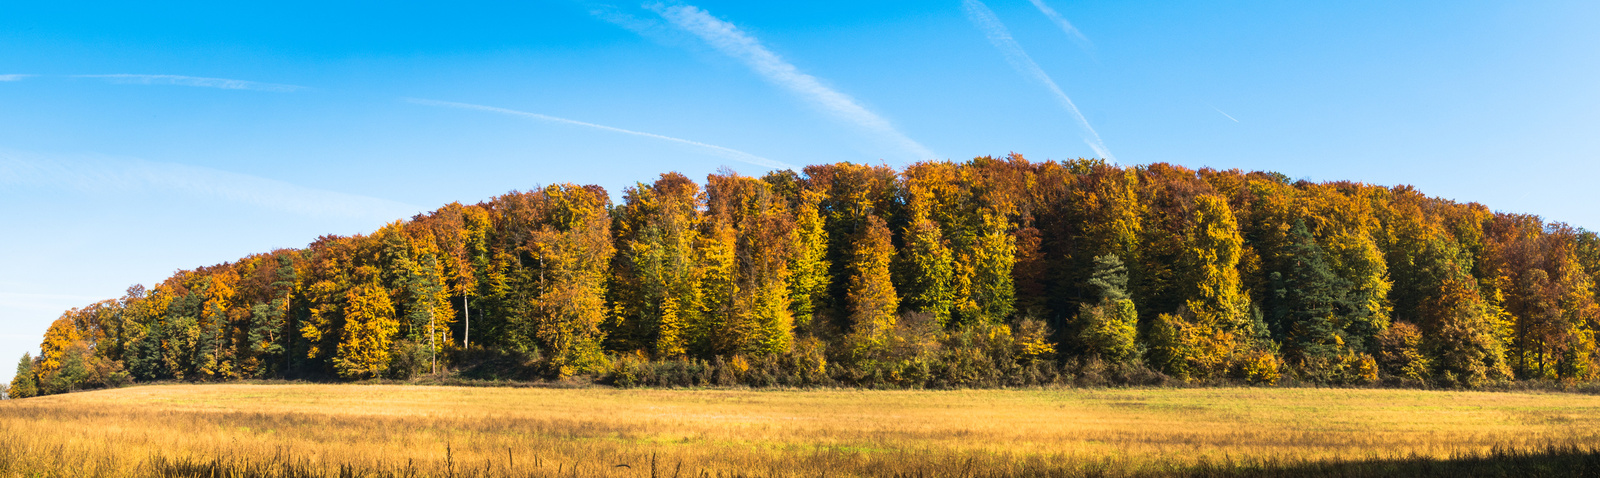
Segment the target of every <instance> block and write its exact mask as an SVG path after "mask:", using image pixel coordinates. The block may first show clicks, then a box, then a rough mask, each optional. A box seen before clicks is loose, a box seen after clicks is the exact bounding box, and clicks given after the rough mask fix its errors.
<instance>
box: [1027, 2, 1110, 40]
mask: <svg viewBox="0 0 1600 478" xmlns="http://www.w3.org/2000/svg"><path fill="white" fill-rule="evenodd" d="M1028 1H1030V2H1033V6H1034V8H1038V9H1039V13H1043V14H1044V16H1045V17H1048V18H1050V21H1053V22H1056V25H1057V26H1060V27H1061V31H1063V32H1066V34H1067V36H1070V37H1072V39H1073V40H1074V41H1076V42H1078V46H1079V47H1082V48H1083V49H1085V50H1088V49H1089V47H1090V46H1092V45H1094V44H1093V43H1091V42H1090V41H1089V37H1086V36H1083V32H1080V31H1078V27H1074V26H1072V22H1069V21H1067V19H1066V18H1064V17H1062V16H1061V14H1060V13H1056V9H1054V8H1050V6H1049V5H1045V4H1044V0H1028Z"/></svg>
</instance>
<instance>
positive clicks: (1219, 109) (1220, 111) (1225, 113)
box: [1206, 104, 1239, 123]
mask: <svg viewBox="0 0 1600 478" xmlns="http://www.w3.org/2000/svg"><path fill="white" fill-rule="evenodd" d="M1206 106H1211V105H1209V104H1208V105H1206ZM1211 109H1214V110H1217V112H1218V113H1222V116H1227V117H1228V119H1231V120H1233V122H1235V123H1238V122H1239V119H1238V118H1234V117H1233V115H1230V114H1228V113H1227V112H1224V111H1222V108H1218V107H1215V106H1211Z"/></svg>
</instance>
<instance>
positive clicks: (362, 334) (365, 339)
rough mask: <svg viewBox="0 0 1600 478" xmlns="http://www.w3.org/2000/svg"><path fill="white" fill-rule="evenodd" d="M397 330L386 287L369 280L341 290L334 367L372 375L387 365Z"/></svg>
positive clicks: (354, 375)
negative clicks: (341, 308)
mask: <svg viewBox="0 0 1600 478" xmlns="http://www.w3.org/2000/svg"><path fill="white" fill-rule="evenodd" d="M399 330H400V322H399V321H398V320H395V316H394V303H393V302H392V301H391V300H390V299H389V291H387V290H385V289H384V288H383V287H382V286H380V285H378V284H377V283H375V282H369V283H366V284H362V285H359V286H356V287H354V288H352V289H350V291H349V292H346V293H345V307H344V328H343V330H342V331H341V332H342V334H341V337H340V338H339V348H338V355H337V356H335V357H334V359H333V364H334V368H335V369H336V370H338V372H339V375H340V376H343V377H346V378H372V377H377V376H380V375H382V374H383V372H384V371H385V370H387V369H388V366H389V350H390V348H391V344H392V343H393V341H394V336H395V334H396V333H398V332H399Z"/></svg>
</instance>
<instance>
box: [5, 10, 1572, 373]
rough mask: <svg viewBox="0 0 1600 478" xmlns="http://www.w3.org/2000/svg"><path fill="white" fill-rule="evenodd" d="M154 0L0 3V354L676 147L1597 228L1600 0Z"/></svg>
mask: <svg viewBox="0 0 1600 478" xmlns="http://www.w3.org/2000/svg"><path fill="white" fill-rule="evenodd" d="M152 3H153V2H128V3H122V4H100V3H96V2H5V3H0V211H4V213H3V214H4V215H3V216H0V223H3V224H4V226H3V228H4V229H3V230H4V234H0V370H3V371H4V372H5V376H7V377H9V376H10V373H11V371H12V368H13V366H14V364H15V361H16V358H17V357H20V356H21V355H22V353H23V352H24V351H30V350H36V347H37V344H38V342H39V339H40V335H41V334H42V333H43V331H44V329H45V328H46V327H47V326H48V325H49V323H50V321H51V320H53V319H54V318H55V317H57V316H58V315H59V314H60V312H61V311H62V310H63V309H66V308H68V307H73V306H80V305H85V304H88V303H90V302H93V301H94V300H98V299H102V298H111V297H115V296H118V295H120V294H121V291H122V290H123V289H125V288H126V287H128V286H129V285H132V284H135V283H143V284H152V283H155V282H157V281H160V280H161V279H163V278H165V277H167V276H168V275H170V274H171V273H172V272H173V271H175V270H177V269H180V268H193V267H196V266H201V265H207V264H214V263H219V262H223V261H228V260H232V259H235V258H238V257H241V256H243V255H246V254H249V253H252V252H261V251H267V250H270V249H273V248H279V247H300V246H303V245H305V244H306V243H308V242H310V241H311V240H312V239H314V238H315V237H316V236H318V235H321V234H328V233H336V234H355V233H363V232H368V231H371V230H373V229H375V228H377V227H379V226H380V225H382V224H383V223H385V222H387V221H391V220H394V219H398V218H401V217H406V216H409V215H410V214H413V213H416V212H419V211H423V210H428V209H432V208H435V207H437V206H439V205H441V204H444V203H447V202H449V201H462V202H467V203H471V202H477V201H479V200H483V199H486V198H488V197H490V196H492V195H495V194H500V193H504V192H506V191H509V190H513V189H528V188H532V187H535V186H538V185H541V184H548V183H552V182H566V181H570V182H578V183H595V184H600V185H603V186H605V187H606V188H607V189H608V190H610V191H612V193H613V194H614V195H615V194H618V193H620V192H621V190H622V188H623V187H625V186H626V185H629V184H632V183H633V182H635V181H645V180H649V179H650V178H652V177H654V176H655V175H657V174H658V173H661V172H664V171H669V170H676V171H680V172H683V173H685V174H688V175H690V176H693V177H703V176H704V175H705V174H706V173H709V172H712V171H714V170H716V169H717V168H719V167H730V168H732V169H734V170H737V171H740V172H743V173H747V174H759V173H761V172H763V171H765V170H766V169H767V168H768V167H769V166H772V165H783V164H790V165H804V164H812V163H819V162H832V161H856V162H874V163H875V162H879V161H881V162H884V163H887V164H890V165H902V164H905V163H907V162H909V161H914V160H919V159H932V158H938V159H954V160H964V159H968V158H971V157H974V156H978V155H989V154H1005V153H1007V152H1012V151H1015V152H1018V153H1022V154H1023V155H1025V156H1027V157H1029V158H1032V159H1038V160H1043V159H1068V158H1077V157H1095V156H1110V157H1112V158H1114V159H1115V160H1116V161H1117V162H1119V163H1121V164H1130V165H1131V164H1145V163H1151V162H1162V161H1165V162H1173V163H1178V164H1182V165H1185V166H1190V167H1202V166H1209V167H1214V168H1243V169H1270V170H1276V171H1280V172H1283V173H1285V174H1288V175H1289V176H1290V177H1294V178H1309V179H1313V180H1334V179H1349V180H1357V181H1364V182H1369V183H1377V184H1384V185H1395V184H1412V185H1415V186H1417V187H1419V188H1420V189H1421V190H1423V191H1424V192H1426V193H1429V194H1432V195H1438V196H1443V197H1447V198H1452V199H1456V200H1459V201H1478V202H1482V203H1485V204H1487V205H1489V206H1490V207H1491V208H1493V209H1496V210H1501V211H1512V212H1529V213H1537V214H1540V215H1542V216H1544V217H1546V218H1547V219H1550V220H1558V221H1565V222H1568V223H1572V224H1574V225H1578V226H1583V227H1587V228H1591V229H1595V228H1600V212H1597V211H1596V210H1595V209H1594V208H1593V205H1594V204H1595V202H1596V199H1597V197H1600V193H1596V192H1595V191H1596V188H1594V187H1592V185H1591V182H1592V180H1593V178H1595V177H1597V173H1600V161H1597V159H1600V28H1596V25H1600V3H1596V2H1593V1H1572V2H1471V1H1468V2H1455V1H1452V2H1376V1H1352V2H1282V1H1270V2H1268V1H1262V2H1079V1H1069V0H1038V1H1034V0H988V1H987V3H980V2H978V1H976V0H943V1H934V2H930V1H905V2H870V3H869V2H860V1H851V2H790V3H791V4H786V5H773V4H772V3H773V2H722V1H701V2H696V3H657V2H654V1H649V2H646V3H644V4H638V3H629V2H626V1H623V2H619V3H609V4H608V3H598V2H583V1H545V2H525V1H524V2H504V3H482V4H467V3H466V2H443V3H438V2H435V3H436V4H435V5H415V6H414V5H399V4H395V3H393V2H368V3H351V4H344V5H342V6H337V7H330V6H328V5H327V4H326V3H327V2H303V3H302V2H270V3H261V4H257V5H251V6H242V7H241V6H231V5H228V3H230V2H196V3H183V2H161V4H160V5H152ZM446 4H448V6H444V5H446Z"/></svg>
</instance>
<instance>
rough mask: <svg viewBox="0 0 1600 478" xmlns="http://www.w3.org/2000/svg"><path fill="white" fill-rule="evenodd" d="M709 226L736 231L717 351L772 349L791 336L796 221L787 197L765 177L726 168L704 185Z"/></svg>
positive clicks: (768, 351) (750, 352)
mask: <svg viewBox="0 0 1600 478" xmlns="http://www.w3.org/2000/svg"><path fill="white" fill-rule="evenodd" d="M706 197H707V200H706V204H707V207H706V217H707V219H706V220H707V222H708V223H709V224H711V227H713V228H715V229H717V230H731V231H733V242H734V263H733V275H732V277H731V279H732V281H733V288H732V293H731V297H730V302H729V304H728V308H727V309H726V315H725V316H724V317H723V318H722V320H720V321H719V322H720V325H721V327H720V328H719V330H717V331H716V333H715V334H714V337H715V339H716V342H717V343H716V344H715V346H714V348H715V350H716V351H717V352H718V353H719V354H733V355H755V356H761V355H770V354H775V353H782V352H787V351H788V350H789V346H790V344H791V343H792V342H793V338H794V336H793V327H794V325H793V318H792V316H791V312H790V309H789V307H790V303H789V300H790V287H789V274H790V268H789V266H790V263H791V259H790V257H791V255H792V254H793V253H794V243H795V236H794V234H795V227H794V220H793V218H792V217H791V216H790V215H789V212H788V207H787V203H786V201H784V200H783V198H781V197H779V196H777V195H776V194H774V192H773V190H772V186H771V185H770V184H768V183H766V182H764V181H761V180H758V179H755V178H749V177H743V176H739V175H738V174H737V173H732V172H725V173H723V174H714V175H711V176H710V178H709V180H708V184H707V186H706Z"/></svg>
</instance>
